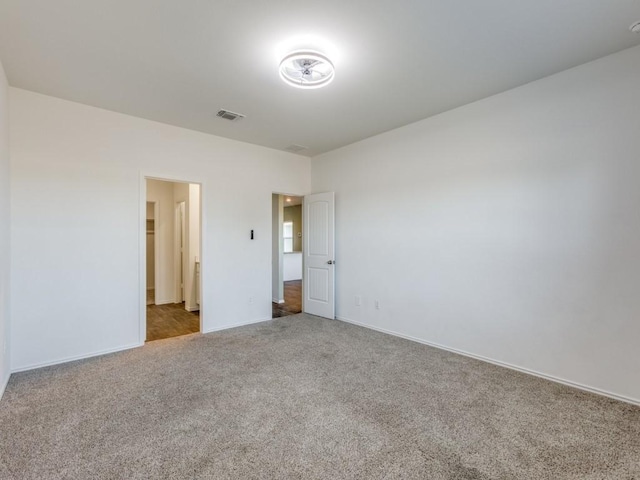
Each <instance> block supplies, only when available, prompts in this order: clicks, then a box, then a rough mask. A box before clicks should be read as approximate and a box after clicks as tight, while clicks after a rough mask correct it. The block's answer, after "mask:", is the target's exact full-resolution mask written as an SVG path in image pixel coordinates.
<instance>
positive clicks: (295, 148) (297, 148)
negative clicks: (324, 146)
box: [285, 144, 309, 153]
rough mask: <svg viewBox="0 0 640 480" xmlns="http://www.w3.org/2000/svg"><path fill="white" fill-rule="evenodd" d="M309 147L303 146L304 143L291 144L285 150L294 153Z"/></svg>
mask: <svg viewBox="0 0 640 480" xmlns="http://www.w3.org/2000/svg"><path fill="white" fill-rule="evenodd" d="M307 148H309V147H303V146H302V145H295V144H293V145H289V146H288V147H287V148H285V150H286V151H287V152H292V153H298V152H301V151H302V150H306V149H307Z"/></svg>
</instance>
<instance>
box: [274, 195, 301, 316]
mask: <svg viewBox="0 0 640 480" xmlns="http://www.w3.org/2000/svg"><path fill="white" fill-rule="evenodd" d="M302 200H303V197H297V196H293V195H281V194H273V196H272V318H278V317H285V316H287V315H294V314H296V313H300V312H301V311H302V245H303V241H302V227H303V224H302Z"/></svg>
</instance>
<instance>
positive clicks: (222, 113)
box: [216, 110, 244, 122]
mask: <svg viewBox="0 0 640 480" xmlns="http://www.w3.org/2000/svg"><path fill="white" fill-rule="evenodd" d="M216 115H217V116H218V117H220V118H224V119H225V120H231V121H232V122H235V121H238V120H242V119H243V118H244V115H242V114H241V113H235V112H230V111H229V110H218V113H216Z"/></svg>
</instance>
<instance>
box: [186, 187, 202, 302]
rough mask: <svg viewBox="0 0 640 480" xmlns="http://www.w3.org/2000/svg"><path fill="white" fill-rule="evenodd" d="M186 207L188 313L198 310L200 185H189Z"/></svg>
mask: <svg viewBox="0 0 640 480" xmlns="http://www.w3.org/2000/svg"><path fill="white" fill-rule="evenodd" d="M187 205H188V206H189V209H188V211H187V225H188V234H187V238H188V241H189V245H188V252H189V262H188V265H187V270H188V272H187V286H186V299H185V307H186V309H187V310H189V311H194V310H198V309H199V306H198V302H197V292H196V286H197V282H196V274H197V272H196V262H197V261H198V259H199V258H200V185H196V184H193V183H191V184H189V201H188V202H187Z"/></svg>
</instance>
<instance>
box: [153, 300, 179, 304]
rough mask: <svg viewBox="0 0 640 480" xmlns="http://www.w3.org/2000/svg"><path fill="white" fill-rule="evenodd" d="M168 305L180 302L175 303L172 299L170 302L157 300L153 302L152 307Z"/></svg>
mask: <svg viewBox="0 0 640 480" xmlns="http://www.w3.org/2000/svg"><path fill="white" fill-rule="evenodd" d="M170 303H182V302H176V301H175V300H173V299H171V300H158V299H156V301H155V302H154V305H169V304H170Z"/></svg>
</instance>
